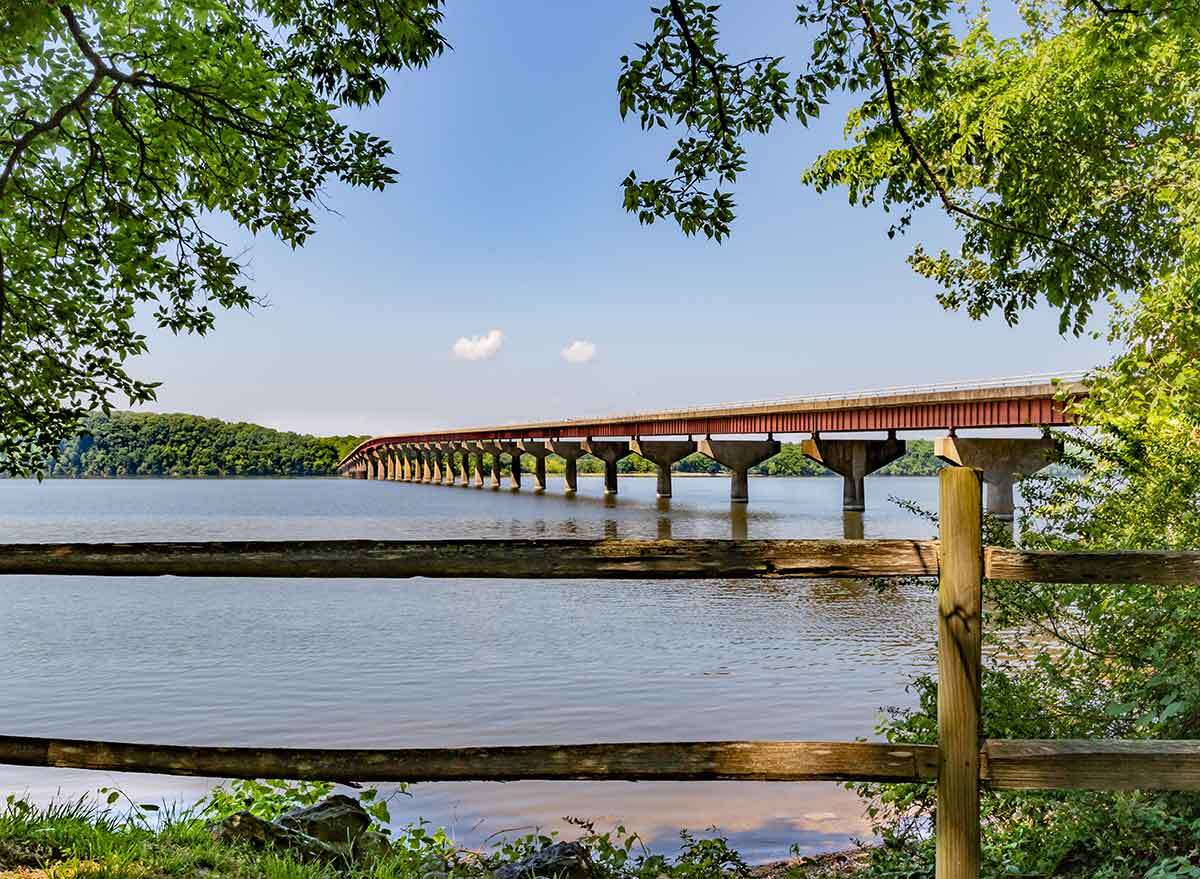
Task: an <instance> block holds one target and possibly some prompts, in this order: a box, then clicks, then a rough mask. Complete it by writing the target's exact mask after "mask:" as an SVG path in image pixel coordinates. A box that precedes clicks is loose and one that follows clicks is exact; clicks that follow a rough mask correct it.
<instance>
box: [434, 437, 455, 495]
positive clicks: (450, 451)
mask: <svg viewBox="0 0 1200 879" xmlns="http://www.w3.org/2000/svg"><path fill="white" fill-rule="evenodd" d="M438 448H439V449H440V450H441V452H442V461H443V462H444V464H443V465H442V485H454V483H456V482H458V462H457V461H455V460H454V451H455V449H454V443H441V444H439V446H438Z"/></svg>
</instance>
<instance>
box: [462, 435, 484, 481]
mask: <svg viewBox="0 0 1200 879" xmlns="http://www.w3.org/2000/svg"><path fill="white" fill-rule="evenodd" d="M465 448H466V449H467V451H469V452H470V453H471V483H472V484H473V485H474V486H475V487H476V488H483V446H481V445H480V444H479V443H466V444H465Z"/></svg>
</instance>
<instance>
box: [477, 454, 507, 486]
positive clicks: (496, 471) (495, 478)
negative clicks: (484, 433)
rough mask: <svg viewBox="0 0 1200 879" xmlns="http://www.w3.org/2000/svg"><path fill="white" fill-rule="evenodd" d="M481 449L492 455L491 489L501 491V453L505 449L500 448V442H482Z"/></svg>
mask: <svg viewBox="0 0 1200 879" xmlns="http://www.w3.org/2000/svg"><path fill="white" fill-rule="evenodd" d="M479 450H480V451H481V452H487V453H488V454H489V455H491V456H492V480H491V489H492V491H499V490H500V480H501V476H502V474H501V472H500V467H501V464H500V455H501V454H503V452H504V450H503V449H502V448H500V446H499V445H498V444H496V443H492V442H486V443H480V444H479Z"/></svg>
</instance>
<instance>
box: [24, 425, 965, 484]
mask: <svg viewBox="0 0 1200 879" xmlns="http://www.w3.org/2000/svg"><path fill="white" fill-rule="evenodd" d="M84 427H85V429H84V431H83V432H82V433H81V434H80V435H79V436H77V437H75V438H74V439H73V440H71V441H69V442H67V443H64V444H63V446H62V447H61V449H60V451H59V454H58V456H57V457H56V458H55V459H54V460H53V461H52V462H49V463H48V465H47V473H48V475H50V476H52V477H62V478H76V479H82V478H92V479H122V478H137V477H145V478H163V477H168V478H170V477H177V478H203V477H226V478H227V477H237V476H245V477H295V476H333V475H335V473H336V468H337V463H338V461H340V460H341V459H342V458H343V457H344V456H345V455H346V454H347V453H348V452H349V451H350V450H351V449H353V448H354V447H355V446H356V445H358V443H360V442H361V441H362V440H363V439H364V437H361V436H350V435H345V436H328V437H321V436H312V435H309V434H302V433H293V432H290V431H281V430H275V429H273V428H269V427H263V426H261V425H258V424H249V423H246V422H227V421H222V420H220V419H217V418H204V417H201V416H198V415H185V414H179V413H172V414H157V413H142V412H114V413H112V414H111V415H93V416H92V417H91V418H89V419H88V420H87V422H86V423H85V426H84ZM525 463H526V465H527V466H528V467H529V468H530V469H531V468H532V464H533V459H532V458H529V459H528V460H527V461H526V462H525ZM546 464H547V470H548V471H549V472H550V473H561V472H562V470H563V466H564V462H563V460H562V459H561V458H558V457H557V456H553V455H552V456H550V457H548V458H547V460H546ZM618 466H619V469H620V471H621V472H622V473H627V474H636V473H642V472H645V473H651V472H653V471H654V465H653V464H652V463H651V462H649V461H647V460H646V459H644V458H640V457H638V456H637V455H630V456H629V457H627V458H624V459H622V460H621V462H620V464H619V465H618ZM941 466H942V465H941V462H940V461H938V460H937V459H936V458H935V457H934V456H933V443H931V442H930V441H928V440H910V441H909V443H908V454H906V455H905V456H904V457H903V458H901V459H900V460H898V461H895V462H893V463H891V464H889V465H888V466H886V467H884V468H883V469H882V470H880V471H879V474H880V475H882V476H932V475H933V474H935V473H937V471H938V470H939V469H940V468H941ZM504 469H506V470H507V469H508V468H507V461H506V462H505V467H504ZM579 469H580V472H582V473H593V472H601V471H602V470H603V465H602V464H601V463H600V461H598V460H596V459H595V458H592V457H590V456H588V457H585V458H582V459H580V462H579ZM675 470H676V471H677V472H679V473H691V474H696V475H705V474H718V473H723V472H725V469H724V468H723V467H721V465H720V464H718V463H717V462H716V461H713V460H712V459H710V458H706V457H704V456H703V455H701V454H699V453H696V454H693V455H689V456H688V457H686V458H684V459H683V460H682V461H680V462H679V463H678V464H676V465H675ZM751 472H752V473H755V474H756V475H760V476H825V475H828V474H829V471H828V470H826V469H825V468H824V467H822V466H821V465H820V464H817V463H816V462H815V461H811V460H809V459H808V458H805V457H804V455H803V454H802V453H801V451H800V444H799V443H785V444H784V445H783V449H782V451H780V453H779V454H778V455H776V456H775V457H773V458H771V459H770V460H768V461H765V462H763V463H762V464H760V465H758V466H757V467H755V468H754V469H753V470H752V471H751Z"/></svg>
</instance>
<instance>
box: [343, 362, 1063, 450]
mask: <svg viewBox="0 0 1200 879" xmlns="http://www.w3.org/2000/svg"><path fill="white" fill-rule="evenodd" d="M1080 379H1081V376H1080V375H1079V374H1078V373H1066V374H1061V375H1055V376H1050V375H1039V376H1025V377H1022V378H1020V379H1000V380H996V381H990V382H974V383H969V384H952V385H930V386H926V387H910V388H884V389H880V390H875V391H861V392H855V393H850V394H843V395H835V394H828V395H823V396H810V397H798V398H794V399H787V400H764V401H757V402H749V403H731V404H724V405H721V406H711V407H703V408H693V409H668V410H662V411H657V412H633V413H629V414H625V415H608V416H602V417H597V418H567V419H561V420H557V421H533V422H528V423H524V424H502V425H492V426H479V427H466V428H451V429H447V430H434V431H424V432H421V433H406V434H395V435H391V436H377V437H372V438H371V439H369V440H366V441H364V442H363V443H361V444H360V445H359V446H358V447H357V448H355V449H354V451H352V452H351V453H350V454H349V455H347V456H346V458H345V459H344V461H343V463H345V461H349V460H350V459H351V458H353V457H354V456H355V455H356V454H358V453H360V452H364V451H368V450H370V449H372V448H377V447H380V446H388V445H395V444H398V443H427V442H462V441H474V440H497V439H499V440H517V439H568V438H576V437H578V438H586V437H626V436H628V437H652V436H687V435H700V436H704V435H718V436H720V435H726V434H766V433H779V434H788V433H839V432H850V431H874V430H897V431H903V430H950V429H953V428H980V427H982V428H987V427H995V428H1000V427H1041V426H1062V425H1066V424H1068V423H1070V417H1069V415H1068V414H1067V412H1066V406H1067V404H1066V399H1067V398H1070V397H1079V396H1082V395H1083V394H1084V393H1085V389H1084V385H1083V384H1082V382H1081V380H1080Z"/></svg>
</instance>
